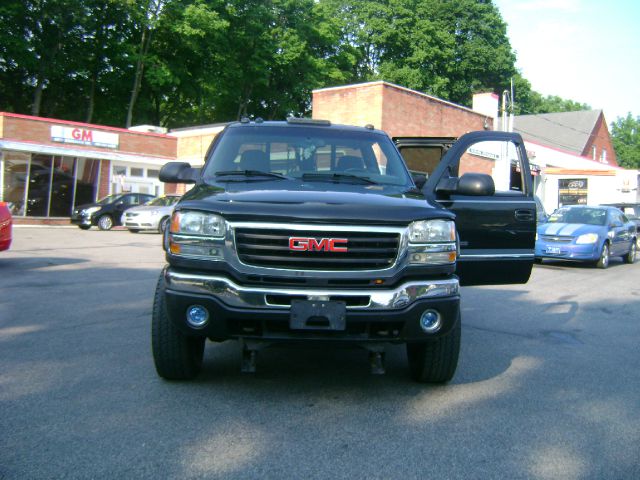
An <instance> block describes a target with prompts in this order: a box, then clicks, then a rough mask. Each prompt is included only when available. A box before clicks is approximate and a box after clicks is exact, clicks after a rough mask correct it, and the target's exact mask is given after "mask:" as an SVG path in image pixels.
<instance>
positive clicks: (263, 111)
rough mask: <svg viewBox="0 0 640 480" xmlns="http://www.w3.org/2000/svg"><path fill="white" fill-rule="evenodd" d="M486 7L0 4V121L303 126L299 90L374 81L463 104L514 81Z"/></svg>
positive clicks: (525, 102) (104, 1) (211, 0)
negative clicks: (13, 116) (34, 118)
mask: <svg viewBox="0 0 640 480" xmlns="http://www.w3.org/2000/svg"><path fill="white" fill-rule="evenodd" d="M514 63H515V55H514V53H513V51H512V49H511V46H510V44H509V41H508V38H507V36H506V27H505V24H504V22H503V20H502V18H501V16H500V13H499V11H498V10H497V8H496V7H495V5H494V4H493V3H492V2H491V1H490V0H459V1H456V2H453V1H445V0H368V1H357V0H83V1H82V2H78V1H76V0H4V1H2V2H0V110H7V111H14V112H19V113H30V114H35V115H41V116H49V117H57V118H63V119H69V120H79V121H90V122H95V123H101V124H106V125H116V126H122V125H127V124H129V123H130V122H131V123H133V124H142V123H151V124H156V125H164V126H170V127H179V126H186V125H195V124H206V123H214V122H223V121H229V120H235V119H238V118H239V117H241V116H245V115H248V116H254V117H263V118H265V119H275V118H280V119H281V118H284V117H286V116H288V115H308V114H309V111H310V107H311V105H310V100H311V91H312V90H313V89H315V88H322V87H330V86H335V85H344V84H348V83H355V82H362V81H370V80H386V81H389V82H392V83H396V84H399V85H402V86H406V87H408V88H413V89H416V90H420V91H423V92H427V93H430V94H432V95H435V96H438V97H441V98H444V99H446V100H449V101H452V102H455V103H460V104H463V105H469V104H470V102H471V98H472V94H473V93H475V92H479V91H494V92H498V93H499V92H502V91H503V90H504V89H507V88H509V84H510V78H511V77H512V76H514V75H516V106H517V108H519V109H520V113H522V112H526V113H542V112H546V111H566V110H567V109H578V108H582V107H585V106H584V105H583V104H577V103H576V102H571V101H567V100H563V99H560V98H558V97H546V98H543V97H542V96H541V95H540V94H538V93H536V92H534V91H532V90H531V87H530V85H529V83H528V82H527V81H526V80H525V79H523V78H521V77H519V76H518V75H517V73H516V71H515V68H514Z"/></svg>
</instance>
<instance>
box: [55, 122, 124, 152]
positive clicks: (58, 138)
mask: <svg viewBox="0 0 640 480" xmlns="http://www.w3.org/2000/svg"><path fill="white" fill-rule="evenodd" d="M51 141H52V142H61V143H71V144H75V145H86V146H90V147H103V148H118V144H119V143H120V136H119V135H118V134H117V133H111V132H101V131H99V130H89V129H86V128H80V127H63V126H62V125H52V126H51Z"/></svg>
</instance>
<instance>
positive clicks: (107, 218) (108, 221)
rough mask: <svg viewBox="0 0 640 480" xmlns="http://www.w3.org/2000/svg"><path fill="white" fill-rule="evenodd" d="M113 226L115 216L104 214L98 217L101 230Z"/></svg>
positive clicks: (109, 228)
mask: <svg viewBox="0 0 640 480" xmlns="http://www.w3.org/2000/svg"><path fill="white" fill-rule="evenodd" d="M112 227H113V218H111V215H102V216H101V217H100V218H99V219H98V228H99V229H100V230H111V228H112Z"/></svg>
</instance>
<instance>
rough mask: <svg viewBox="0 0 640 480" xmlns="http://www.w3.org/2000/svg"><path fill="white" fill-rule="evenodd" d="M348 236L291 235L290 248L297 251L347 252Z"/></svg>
mask: <svg viewBox="0 0 640 480" xmlns="http://www.w3.org/2000/svg"><path fill="white" fill-rule="evenodd" d="M346 245H347V239H346V238H321V239H317V238H306V237H289V250H293V251H295V252H346V251H347V246H346Z"/></svg>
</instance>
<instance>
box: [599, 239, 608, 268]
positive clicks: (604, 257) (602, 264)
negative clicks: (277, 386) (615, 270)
mask: <svg viewBox="0 0 640 480" xmlns="http://www.w3.org/2000/svg"><path fill="white" fill-rule="evenodd" d="M596 266H597V267H598V268H607V267H608V266H609V244H608V243H605V244H604V245H603V246H602V253H600V260H598V263H597V264H596Z"/></svg>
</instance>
